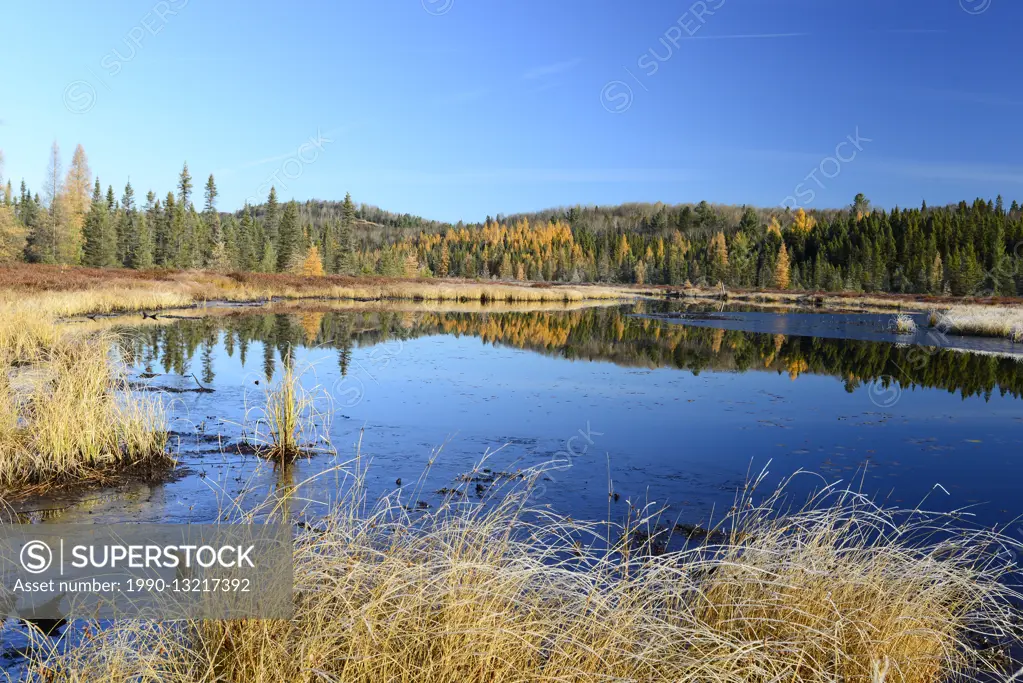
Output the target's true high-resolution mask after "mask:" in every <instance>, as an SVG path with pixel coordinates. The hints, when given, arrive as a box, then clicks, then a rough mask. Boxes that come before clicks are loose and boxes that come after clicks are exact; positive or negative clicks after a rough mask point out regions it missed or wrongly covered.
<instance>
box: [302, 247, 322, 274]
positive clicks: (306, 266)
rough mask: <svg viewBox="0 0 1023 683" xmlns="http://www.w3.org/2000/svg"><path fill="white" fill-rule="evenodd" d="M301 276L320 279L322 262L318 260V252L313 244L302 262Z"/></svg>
mask: <svg viewBox="0 0 1023 683" xmlns="http://www.w3.org/2000/svg"><path fill="white" fill-rule="evenodd" d="M302 275H305V276H306V277H321V276H322V275H323V261H322V260H321V259H320V251H319V250H318V249H317V248H316V245H315V244H310V245H309V251H307V252H306V256H305V261H303V262H302Z"/></svg>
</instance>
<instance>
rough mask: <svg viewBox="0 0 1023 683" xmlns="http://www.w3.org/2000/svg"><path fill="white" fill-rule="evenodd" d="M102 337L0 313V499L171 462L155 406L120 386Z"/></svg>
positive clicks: (160, 413)
mask: <svg viewBox="0 0 1023 683" xmlns="http://www.w3.org/2000/svg"><path fill="white" fill-rule="evenodd" d="M111 353H112V340H111V339H110V338H109V337H108V336H105V335H102V334H79V333H75V332H71V331H68V330H65V329H59V328H58V327H57V326H56V325H54V324H53V322H52V321H48V320H47V319H46V318H45V316H34V317H32V318H29V317H28V316H26V315H24V314H11V313H10V312H9V311H7V310H4V309H3V308H2V307H0V494H21V495H24V494H27V493H31V492H34V491H42V490H45V489H47V488H50V487H53V486H60V485H70V484H74V485H81V484H94V483H101V482H104V481H108V480H110V479H111V478H114V477H117V476H120V475H122V474H125V473H128V472H136V473H148V472H151V471H152V470H154V469H166V467H168V466H169V465H170V460H169V458H168V456H166V455H165V446H166V444H165V428H164V418H163V411H162V408H161V405H160V404H159V402H158V401H156V400H154V399H153V398H151V397H148V396H145V395H141V394H137V393H134V392H131V391H127V390H124V389H122V388H120V377H119V372H118V369H117V367H116V365H115V364H114V363H113V362H112V359H111Z"/></svg>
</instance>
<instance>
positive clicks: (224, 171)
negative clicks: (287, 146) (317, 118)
mask: <svg viewBox="0 0 1023 683" xmlns="http://www.w3.org/2000/svg"><path fill="white" fill-rule="evenodd" d="M354 127H355V126H341V127H339V128H331V129H330V130H328V131H320V130H319V129H316V134H317V135H322V136H323V137H324V138H333V137H334V136H335V135H339V134H341V133H344V132H347V131H349V130H351V129H352V128H354ZM311 137H313V138H315V137H316V136H311ZM308 141H309V138H306V139H305V140H300V141H299V142H297V143H296V144H295V148H294V149H292V150H291V151H290V152H284V153H282V154H275V155H274V156H270V157H263V158H262V159H254V160H252V161H245V162H243V163H240V164H237V165H235V166H232V167H230V168H218V169H217V170H215V171H214V172H213V174H214V175H225V176H228V175H231V174H232V173H237V172H238V171H243V170H245V169H247V168H254V167H256V166H263V165H265V164H272V163H274V162H275V161H284V160H285V159H290V158H291V157H294V156H295V155H296V154H298V149H299V148H300V147H301V146H302V145H304V144H306V143H307V142H308Z"/></svg>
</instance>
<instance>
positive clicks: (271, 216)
mask: <svg viewBox="0 0 1023 683" xmlns="http://www.w3.org/2000/svg"><path fill="white" fill-rule="evenodd" d="M280 220H281V215H280V207H279V205H278V204H277V188H275V187H271V188H270V194H269V195H268V196H267V198H266V214H265V215H264V217H263V235H264V237H265V239H266V241H268V242H270V243H271V244H274V245H276V244H277V232H278V227H279V224H280Z"/></svg>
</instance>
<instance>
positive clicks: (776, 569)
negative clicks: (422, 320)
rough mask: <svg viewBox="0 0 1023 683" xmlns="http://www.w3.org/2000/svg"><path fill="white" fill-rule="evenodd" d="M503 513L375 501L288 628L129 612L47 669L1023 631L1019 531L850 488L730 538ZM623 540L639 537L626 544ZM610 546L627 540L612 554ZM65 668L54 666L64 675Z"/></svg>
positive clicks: (490, 677) (769, 673)
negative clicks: (648, 546) (649, 544)
mask: <svg viewBox="0 0 1023 683" xmlns="http://www.w3.org/2000/svg"><path fill="white" fill-rule="evenodd" d="M527 499H528V491H526V492H521V491H520V492H516V493H512V494H510V495H506V496H501V497H499V498H498V497H495V498H493V499H491V500H489V501H488V502H487V504H484V505H478V504H467V503H454V502H449V503H448V504H446V505H445V506H443V507H441V508H440V509H438V510H436V511H429V512H423V513H408V512H406V511H405V510H404V509H403V508H402V507H400V506H399V505H398V504H397V503H398V501H395V502H394V503H393V504H391V505H382V506H378V507H377V508H376V509H375V510H373V511H371V512H370V513H368V514H367V513H365V512H363V510H365V507H364V501H362V500H359V499H358V497H357V496H356V497H354V498H353V499H349V500H348V501H346V502H345V503H343V504H341V505H339V507H338V508H337V509H336V510H335V511H334V512H333V514H330V515H328V517H327V518H326V519H325V520H324V521H323V528H321V529H316V530H307V531H305V532H303V533H302V534H301V535H300V536H299V537H298V538H297V540H296V543H295V579H296V586H295V598H294V599H295V607H296V613H295V616H294V618H293V619H291V620H289V621H279V620H278V621H271V620H242V621H195V622H189V623H176V624H162V625H144V624H139V623H137V622H132V621H124V622H118V623H116V624H114V625H113V626H112V627H111V628H109V629H108V630H105V631H102V632H100V633H99V634H98V635H96V636H95V637H94V638H92V639H91V640H87V641H86V642H83V643H81V644H78V645H72V646H70V647H69V648H68V649H67V650H66V651H60V650H59V648H55V647H54V648H52V649H51V650H50V652H49V654H48V655H47V654H45V652H46V650H45V649H41V650H38V652H40V653H41V654H40V655H39V659H38V660H37V661H36V662H34V664H33V671H34V673H36V674H37V675H38V676H40V678H42V679H45V680H53V681H74V682H81V683H84V682H86V681H88V682H89V683H95V682H100V681H108V682H111V683H113V682H114V681H117V682H121V681H125V680H133V681H170V682H181V683H185V682H195V681H203V682H210V683H212V682H213V681H218V682H219V681H224V682H235V681H236V682H239V683H240V682H242V681H244V682H246V683H248V682H257V683H258V682H263V683H269V682H271V681H274V682H276V681H289V682H292V681H294V682H308V683H312V682H313V681H335V682H338V683H356V682H359V683H370V682H376V681H406V682H409V683H412V682H424V683H433V682H435V681H436V682H441V681H443V682H445V683H447V682H455V681H457V682H459V683H476V682H482V681H487V682H496V681H552V682H553V681H559V682H560V681H580V682H583V681H587V682H588V681H612V680H613V681H711V682H715V683H716V682H721V683H725V682H728V683H740V682H742V683H747V682H750V681H752V682H760V683H768V682H776V681H794V682H807V681H813V682H819V683H825V682H826V683H833V682H834V681H851V682H863V683H868V682H870V683H879V682H881V681H884V682H895V681H905V682H908V683H933V682H936V681H942V680H952V679H956V678H957V677H959V676H967V677H969V676H980V675H985V674H989V673H991V672H992V671H993V670H994V669H995V668H996V665H995V657H993V655H992V653H991V652H985V651H981V650H979V649H978V645H977V638H978V637H980V636H987V637H990V638H994V639H1001V640H1007V641H1013V642H1014V639H1017V638H1018V636H1019V632H1018V627H1016V626H1014V625H1013V623H1014V622H1013V619H1014V618H1015V617H1016V616H1017V614H1016V611H1015V609H1014V608H1013V607H1012V606H1011V602H1012V601H1013V600H1014V599H1015V598H1016V597H1017V596H1016V595H1015V594H1014V593H1013V591H1012V590H1011V589H1009V588H1007V587H1006V585H1007V584H1006V583H1005V582H1004V579H1006V574H1007V573H1008V572H1010V571H1012V566H1013V565H1012V563H1011V561H1010V560H1008V559H1006V558H1005V557H1004V555H1005V554H1006V552H1007V551H1008V550H1009V549H1012V550H1014V551H1015V550H1016V546H1015V544H1013V543H1012V542H1011V541H1008V540H1006V539H1003V538H1000V537H998V536H997V535H995V534H993V533H989V532H983V531H970V530H966V529H962V528H959V529H956V528H950V527H949V521H950V520H949V519H948V518H946V517H942V516H940V515H929V514H925V513H922V512H910V513H904V514H903V515H900V514H898V513H894V512H890V511H885V510H882V509H880V508H878V507H877V506H875V505H874V504H872V503H871V502H870V501H868V500H866V499H864V498H863V497H861V496H859V495H857V494H855V493H851V492H844V493H835V492H831V493H830V494H829V495H824V496H821V497H820V498H818V499H817V500H815V501H813V503H812V504H811V505H810V506H808V507H807V508H806V509H804V510H802V511H801V512H798V513H796V514H792V515H781V514H779V513H778V512H776V510H778V509H781V506H782V499H781V498H777V497H775V498H772V499H770V500H768V501H767V502H766V503H764V504H762V505H759V506H753V503H752V494H750V495H749V496H748V497H747V498H746V499H744V500H743V501H740V504H739V505H737V509H738V510H740V512H734V513H732V515H731V518H730V519H729V520H728V523H729V524H731V525H734V526H733V530H732V532H731V533H730V535H729V540H728V541H727V542H725V543H723V544H721V545H703V546H696V547H692V548H689V549H682V550H677V551H671V552H664V553H662V554H651V553H642V552H639V551H637V550H636V548H635V546H634V545H633V544H632V543H631V541H630V539H632V538H635V537H636V532H637V531H638V530H641V529H646V528H649V525H652V524H653V521H652V520H650V519H642V520H636V521H634V522H633V523H631V524H629V525H627V526H626V527H625V528H614V527H611V526H606V525H587V524H582V523H579V522H574V521H571V520H569V519H565V518H559V517H556V516H554V515H552V514H550V513H548V512H545V511H542V510H533V511H528V510H526V509H525V507H524V506H525V503H526V501H527ZM621 539H625V540H621ZM609 545H610V548H608V546H609ZM47 677H49V678H47Z"/></svg>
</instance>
